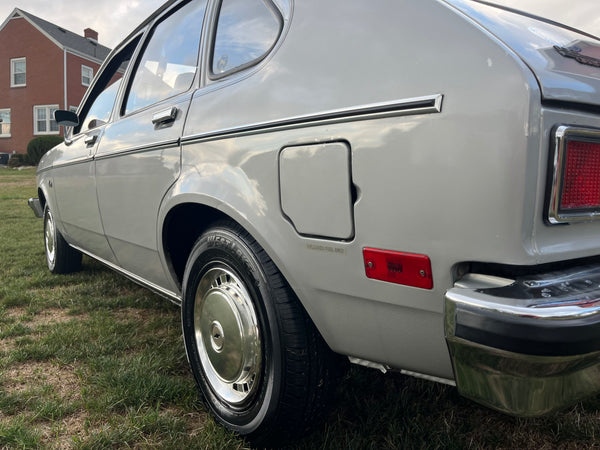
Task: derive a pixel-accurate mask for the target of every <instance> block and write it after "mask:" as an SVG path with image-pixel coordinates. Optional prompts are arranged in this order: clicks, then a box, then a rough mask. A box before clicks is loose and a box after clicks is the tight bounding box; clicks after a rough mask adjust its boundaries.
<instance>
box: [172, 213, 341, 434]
mask: <svg viewBox="0 0 600 450" xmlns="http://www.w3.org/2000/svg"><path fill="white" fill-rule="evenodd" d="M183 297H184V298H183V305H182V323H183V334H184V340H185V347H186V351H187V355H188V359H189V362H190V366H191V369H192V372H193V374H194V377H195V379H196V382H197V384H198V386H199V388H200V390H201V392H202V394H203V397H204V399H205V402H206V404H207V405H208V407H209V408H210V410H211V411H212V412H213V413H214V415H215V416H216V418H217V419H218V420H219V421H220V422H221V423H222V424H224V425H225V426H226V427H227V428H229V429H231V430H234V431H236V432H238V433H239V434H241V435H242V436H244V437H246V438H248V439H249V440H250V441H251V442H252V443H253V444H254V445H257V446H271V445H278V444H279V443H282V442H283V441H286V440H289V439H290V438H293V437H294V436H298V435H301V434H303V433H306V431H307V430H308V429H309V428H310V427H311V426H312V425H313V424H314V423H315V422H317V421H319V420H320V419H321V418H322V416H323V414H324V412H325V409H326V405H327V404H328V403H329V400H330V398H331V397H332V393H333V391H334V387H335V383H334V375H335V374H336V363H337V357H336V355H335V354H333V353H332V352H331V350H330V349H329V348H328V347H327V345H326V344H325V342H324V341H323V339H322V338H321V336H320V335H319V333H318V331H317V330H316V329H315V327H314V325H313V324H312V322H311V320H310V318H309V317H308V315H307V314H306V312H305V311H304V309H303V308H302V306H301V305H300V303H299V302H298V300H297V299H296V297H295V295H294V294H293V292H292V291H291V289H290V288H289V286H288V285H287V283H286V281H285V280H284V278H283V276H282V275H281V273H280V272H279V271H278V270H277V268H276V267H275V265H274V263H273V262H272V261H271V260H270V259H269V257H268V256H267V255H266V253H265V252H264V250H263V249H262V248H261V247H260V246H259V245H258V243H257V242H256V241H255V240H254V239H253V238H252V237H251V236H250V235H249V234H248V233H247V232H246V231H245V230H243V229H242V228H240V227H239V226H237V225H235V224H232V223H229V222H226V223H223V224H220V225H219V226H215V227H214V228H212V229H210V230H208V231H207V232H205V233H204V234H203V235H202V236H201V237H200V238H199V239H198V241H197V242H196V244H195V245H194V248H193V250H192V252H191V255H190V257H189V259H188V263H187V266H186V270H185V275H184V295H183Z"/></svg>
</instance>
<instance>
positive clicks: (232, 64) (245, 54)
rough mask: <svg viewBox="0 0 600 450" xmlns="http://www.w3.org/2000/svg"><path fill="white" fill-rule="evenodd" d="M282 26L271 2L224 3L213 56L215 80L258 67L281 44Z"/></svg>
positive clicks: (231, 0) (242, 0) (225, 0)
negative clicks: (257, 64)
mask: <svg viewBox="0 0 600 450" xmlns="http://www.w3.org/2000/svg"><path fill="white" fill-rule="evenodd" d="M282 26H283V19H282V17H281V13H280V12H279V10H278V9H277V8H276V7H275V5H273V3H272V2H271V0H223V1H222V2H221V8H220V10H219V19H218V24H217V31H216V34H215V37H214V45H213V52H212V62H211V70H212V74H213V78H219V77H222V76H224V75H226V74H228V73H230V72H233V71H235V70H239V69H243V68H245V67H248V66H250V65H252V64H256V63H258V62H259V61H260V60H261V59H263V58H264V57H265V56H266V55H267V53H268V52H269V50H271V48H273V46H274V45H275V42H277V39H278V38H279V35H280V33H281V29H282Z"/></svg>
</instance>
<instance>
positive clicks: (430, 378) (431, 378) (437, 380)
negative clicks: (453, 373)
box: [400, 369, 456, 386]
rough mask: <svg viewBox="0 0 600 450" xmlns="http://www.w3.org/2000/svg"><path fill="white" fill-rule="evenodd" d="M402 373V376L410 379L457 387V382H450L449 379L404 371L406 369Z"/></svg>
mask: <svg viewBox="0 0 600 450" xmlns="http://www.w3.org/2000/svg"><path fill="white" fill-rule="evenodd" d="M400 373H401V374H402V375H408V376H409V377H415V378H420V379H422V380H427V381H433V382H435V383H441V384H446V385H448V386H456V381H454V380H449V379H448V378H440V377H434V376H432V375H425V374H424V373H419V372H413V371H411V370H404V369H402V370H401V371H400Z"/></svg>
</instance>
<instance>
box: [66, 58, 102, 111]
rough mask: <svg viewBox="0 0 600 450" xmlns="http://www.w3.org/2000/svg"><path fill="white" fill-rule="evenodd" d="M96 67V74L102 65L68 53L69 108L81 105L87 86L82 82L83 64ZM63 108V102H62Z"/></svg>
mask: <svg viewBox="0 0 600 450" xmlns="http://www.w3.org/2000/svg"><path fill="white" fill-rule="evenodd" d="M82 65H83V66H87V67H91V68H92V69H94V76H96V74H97V73H98V69H99V68H100V65H99V64H97V63H94V62H91V61H89V60H87V59H84V58H81V57H79V56H76V55H72V54H70V53H67V90H68V93H67V103H68V105H67V108H68V107H69V106H79V102H81V99H82V98H83V95H84V94H85V91H86V90H87V87H86V86H84V85H82V84H81V66H82ZM61 108H62V102H61Z"/></svg>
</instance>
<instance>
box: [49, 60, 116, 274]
mask: <svg viewBox="0 0 600 450" xmlns="http://www.w3.org/2000/svg"><path fill="white" fill-rule="evenodd" d="M111 64H112V66H116V67H120V64H119V63H114V62H113V63H111ZM111 64H108V67H110V66H111ZM106 72H109V73H106ZM120 76H121V74H120V73H119V69H115V73H113V72H110V70H108V69H107V70H106V71H104V73H103V74H102V76H101V77H100V79H99V80H98V81H97V82H96V83H95V85H94V86H93V88H92V90H91V91H90V94H89V95H87V96H86V98H85V99H84V101H83V104H82V108H81V109H80V113H79V125H78V126H77V127H76V128H75V129H74V134H73V136H72V137H71V138H67V139H66V140H65V144H63V147H62V151H61V152H59V153H58V157H57V158H56V160H55V161H54V167H53V185H54V190H55V198H56V205H57V211H58V214H59V217H60V220H61V223H62V226H63V229H64V233H65V236H67V238H68V240H69V242H70V243H71V244H72V245H75V246H77V247H79V248H81V249H82V250H84V251H85V252H87V253H90V254H92V255H94V256H96V257H99V258H101V259H103V260H106V261H109V262H113V263H114V262H115V257H114V253H113V252H112V250H111V248H110V245H109V244H108V241H107V239H106V237H105V236H104V230H103V226H102V219H101V217H100V212H99V209H98V200H97V195H96V181H95V165H94V162H93V158H94V154H95V153H96V150H97V148H98V144H99V143H100V140H101V139H102V135H103V133H104V130H105V128H106V124H107V123H108V122H109V121H110V118H111V115H112V110H113V108H114V104H115V99H116V97H117V93H118V91H119V86H120V81H121V80H120Z"/></svg>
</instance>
